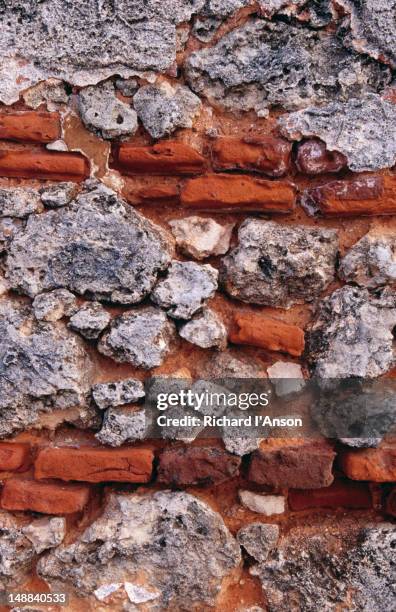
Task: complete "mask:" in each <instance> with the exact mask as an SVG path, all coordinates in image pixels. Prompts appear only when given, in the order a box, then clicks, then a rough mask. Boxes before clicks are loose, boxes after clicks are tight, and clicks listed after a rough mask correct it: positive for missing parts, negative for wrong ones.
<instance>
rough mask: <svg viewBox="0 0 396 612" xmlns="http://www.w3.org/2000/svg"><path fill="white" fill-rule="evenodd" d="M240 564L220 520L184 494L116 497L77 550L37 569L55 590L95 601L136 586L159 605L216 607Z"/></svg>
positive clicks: (61, 550) (53, 556) (61, 552)
mask: <svg viewBox="0 0 396 612" xmlns="http://www.w3.org/2000/svg"><path fill="white" fill-rule="evenodd" d="M239 562H240V551H239V546H238V545H237V544H236V542H235V540H234V538H233V537H232V536H231V534H230V533H229V531H228V530H227V528H226V527H225V525H224V523H223V521H222V519H221V517H220V516H219V515H218V514H217V513H216V512H214V511H213V510H211V509H210V508H209V507H208V506H207V505H206V504H205V503H204V502H202V501H200V500H199V499H197V498H195V497H193V496H192V495H188V494H187V493H184V492H179V493H178V492H175V493H172V492H170V491H159V492H157V493H154V494H145V495H136V494H129V495H116V494H112V495H111V496H110V497H109V499H108V501H107V504H106V507H105V509H104V512H103V514H102V515H101V516H100V517H99V518H98V519H96V521H95V522H94V523H93V524H92V525H90V527H88V528H87V529H86V530H85V532H84V533H83V534H82V536H81V537H79V538H78V539H77V541H76V542H74V543H73V544H70V545H68V546H66V545H62V546H60V547H58V548H57V549H56V550H55V551H53V552H51V553H49V554H48V555H46V556H45V557H44V558H42V559H41V560H40V562H39V567H38V572H39V574H40V575H41V576H42V577H43V578H45V579H46V580H48V581H50V582H51V584H52V585H58V586H62V585H63V586H64V585H68V584H72V585H73V586H74V587H75V588H76V589H77V590H78V591H79V592H80V593H82V594H86V595H87V594H90V593H92V591H94V590H95V589H97V588H98V587H100V586H101V585H102V584H103V583H104V582H105V581H106V582H109V577H111V580H110V582H122V581H124V580H125V579H126V580H127V581H128V582H132V583H133V582H134V580H133V576H134V575H135V574H137V573H138V572H139V573H140V574H142V573H143V575H144V576H145V577H146V582H145V583H144V584H141V585H140V586H144V587H145V588H147V590H149V591H159V594H160V599H159V601H158V605H159V606H160V607H161V608H163V609H174V610H176V609H179V608H180V609H181V608H183V607H186V606H188V607H193V606H194V605H200V606H202V605H213V604H214V600H215V598H216V595H217V593H218V591H219V589H220V584H221V581H222V579H223V578H224V577H226V576H227V575H228V574H229V573H230V572H231V571H232V570H233V569H234V568H235V567H236V566H237V565H238V564H239Z"/></svg>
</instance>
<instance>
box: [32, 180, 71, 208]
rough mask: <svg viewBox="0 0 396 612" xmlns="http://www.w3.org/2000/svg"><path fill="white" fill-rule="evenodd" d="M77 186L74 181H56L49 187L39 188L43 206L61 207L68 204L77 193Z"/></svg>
mask: <svg viewBox="0 0 396 612" xmlns="http://www.w3.org/2000/svg"><path fill="white" fill-rule="evenodd" d="M77 193H78V186H77V185H76V183H70V182H69V183H68V182H66V183H58V184H57V185H51V186H50V187H42V188H41V189H40V197H41V201H42V202H43V204H44V206H46V207H47V208H61V206H66V204H69V202H71V201H72V200H73V199H74V198H75V197H76V195H77Z"/></svg>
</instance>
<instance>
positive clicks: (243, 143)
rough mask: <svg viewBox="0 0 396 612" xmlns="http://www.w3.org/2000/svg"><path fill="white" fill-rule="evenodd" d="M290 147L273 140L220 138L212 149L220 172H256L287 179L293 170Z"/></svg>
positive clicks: (271, 137)
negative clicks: (290, 168) (289, 170)
mask: <svg viewBox="0 0 396 612" xmlns="http://www.w3.org/2000/svg"><path fill="white" fill-rule="evenodd" d="M291 147H292V145H291V143H290V142H288V141H287V140H283V139H282V138H275V137H274V136H261V137H257V138H253V137H249V138H234V137H231V136H227V137H223V138H218V139H217V140H216V142H215V143H214V145H213V147H212V157H213V165H214V167H215V168H216V169H217V170H253V171H256V172H262V173H263V174H268V175H269V176H274V177H279V176H284V175H285V174H286V173H287V171H288V169H289V167H290V156H291Z"/></svg>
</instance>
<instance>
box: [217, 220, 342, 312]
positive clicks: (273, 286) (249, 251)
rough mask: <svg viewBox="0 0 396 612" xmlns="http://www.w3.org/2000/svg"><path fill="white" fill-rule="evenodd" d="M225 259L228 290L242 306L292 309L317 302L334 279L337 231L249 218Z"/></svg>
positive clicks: (223, 264)
mask: <svg viewBox="0 0 396 612" xmlns="http://www.w3.org/2000/svg"><path fill="white" fill-rule="evenodd" d="M238 237H239V244H238V246H237V247H235V248H234V249H233V250H231V251H230V253H229V254H228V255H227V256H226V257H224V258H223V260H222V271H221V275H222V280H223V282H224V286H225V289H226V291H227V292H228V293H229V294H230V295H231V296H232V297H235V298H238V299H239V300H242V301H243V302H250V303H254V304H263V305H265V306H276V307H281V308H289V307H290V306H292V305H293V304H302V303H305V302H311V301H313V300H314V299H316V298H317V297H318V296H319V295H320V293H321V292H322V291H323V290H324V289H325V288H326V287H327V286H328V285H329V284H330V283H331V282H332V281H333V280H334V275H335V264H336V256H337V251H338V236H337V232H336V231H335V230H328V229H322V228H311V227H304V226H284V225H280V224H279V223H274V222H272V221H261V220H259V219H247V220H246V221H244V223H242V225H241V226H240V228H239V232H238Z"/></svg>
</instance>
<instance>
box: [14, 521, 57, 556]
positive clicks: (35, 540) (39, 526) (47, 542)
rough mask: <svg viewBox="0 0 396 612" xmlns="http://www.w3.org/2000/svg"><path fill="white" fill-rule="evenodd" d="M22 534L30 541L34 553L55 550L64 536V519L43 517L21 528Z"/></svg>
mask: <svg viewBox="0 0 396 612" xmlns="http://www.w3.org/2000/svg"><path fill="white" fill-rule="evenodd" d="M23 534H24V535H25V536H26V537H27V538H28V540H30V542H31V543H32V545H33V549H34V552H35V553H37V554H39V553H42V552H43V550H47V549H48V548H55V546H58V545H59V544H60V543H61V542H62V541H63V539H64V537H65V535H66V519H65V518H64V517H63V516H58V517H51V518H49V517H43V518H39V519H37V520H35V521H32V522H31V523H29V525H27V526H26V527H24V528H23Z"/></svg>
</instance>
